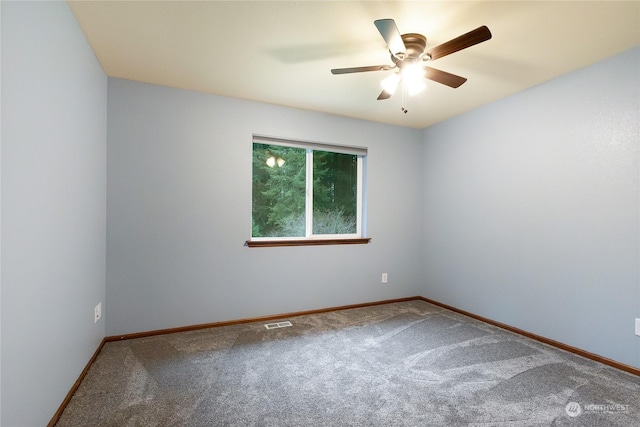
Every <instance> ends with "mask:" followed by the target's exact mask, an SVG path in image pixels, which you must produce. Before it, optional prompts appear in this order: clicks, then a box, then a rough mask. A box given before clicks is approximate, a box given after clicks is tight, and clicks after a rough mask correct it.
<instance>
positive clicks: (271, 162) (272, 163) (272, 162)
mask: <svg viewBox="0 0 640 427" xmlns="http://www.w3.org/2000/svg"><path fill="white" fill-rule="evenodd" d="M275 164H276V158H275V157H273V156H271V157H269V158H268V159H267V166H269V167H270V168H272V167H273V166H275Z"/></svg>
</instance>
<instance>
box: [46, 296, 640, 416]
mask: <svg viewBox="0 0 640 427" xmlns="http://www.w3.org/2000/svg"><path fill="white" fill-rule="evenodd" d="M415 300H420V301H425V302H428V303H430V304H433V305H437V306H439V307H442V308H445V309H447V310H451V311H453V312H455V313H459V314H462V315H464V316H467V317H471V318H472V319H476V320H479V321H481V322H484V323H487V324H489V325H493V326H497V327H499V328H502V329H505V330H507V331H510V332H513V333H516V334H518V335H522V336H525V337H527V338H531V339H533V340H536V341H539V342H542V343H545V344H548V345H550V346H552V347H556V348H559V349H561V350H565V351H568V352H570V353H574V354H577V355H579V356H582V357H585V358H587V359H591V360H594V361H596V362H600V363H602V364H604V365H608V366H611V367H613V368H616V369H620V370H621V371H625V372H629V373H631V374H634V375H638V376H640V369H638V368H636V367H633V366H629V365H626V364H624V363H620V362H616V361H615V360H612V359H608V358H606V357H603V356H600V355H597V354H594V353H590V352H588V351H585V350H582V349H580V348H577V347H572V346H570V345H567V344H564V343H561V342H559V341H555V340H552V339H550V338H545V337H542V336H540V335H536V334H533V333H531V332H527V331H524V330H522V329H519V328H515V327H513V326H509V325H506V324H504V323H500V322H496V321H495V320H491V319H488V318H486V317H482V316H478V315H477V314H473V313H470V312H468V311H464V310H460V309H459V308H456V307H452V306H450V305H447V304H443V303H441V302H438V301H434V300H432V299H429V298H425V297H421V296H415V297H407V298H397V299H389V300H383V301H375V302H367V303H362V304H350V305H341V306H336V307H329V308H321V309H316V310H306V311H296V312H293V313H283V314H275V315H271V316H262V317H251V318H245V319H237V320H228V321H223V322H213V323H202V324H198V325H190V326H181V327H178V328H170V329H158V330H155V331H147V332H136V333H133V334H125V335H114V336H108V337H105V338H104V339H103V340H102V342H101V343H100V345H99V346H98V348H97V350H96V351H95V353H93V356H92V357H91V359H90V360H89V362H88V363H87V366H85V368H84V369H83V370H82V372H81V373H80V376H79V377H78V379H77V380H76V382H75V383H74V384H73V387H71V390H69V393H67V396H66V397H65V398H64V400H63V401H62V404H61V405H60V407H59V408H58V410H57V411H56V413H55V414H54V416H53V418H51V421H49V424H47V427H54V426H55V425H56V423H57V422H58V420H59V419H60V417H61V416H62V412H63V411H64V409H65V408H66V407H67V405H68V404H69V401H70V400H71V397H72V396H73V394H74V393H75V392H76V390H77V389H78V387H79V386H80V383H81V382H82V380H83V379H84V377H85V376H86V375H87V372H88V371H89V368H90V367H91V365H92V364H93V362H94V361H95V360H96V357H98V354H99V353H100V351H101V350H102V347H104V345H105V343H107V342H112V341H121V340H129V339H135V338H144V337H151V336H154V335H164V334H173V333H177V332H186V331H194V330H197V329H206V328H217V327H221V326H231V325H238V324H242V323H252V322H268V321H272V320H277V319H283V318H288V317H296V316H305V315H309V314H318V313H328V312H331V311H338V310H347V309H351V308H361V307H371V306H374V305H382V304H391V303H395V302H405V301H415Z"/></svg>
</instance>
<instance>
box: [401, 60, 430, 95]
mask: <svg viewBox="0 0 640 427" xmlns="http://www.w3.org/2000/svg"><path fill="white" fill-rule="evenodd" d="M401 73H402V79H403V81H404V83H405V84H406V85H407V92H408V93H409V96H413V95H417V94H418V93H420V92H422V91H423V90H424V89H425V88H426V87H427V85H426V84H425V83H424V69H423V68H422V66H421V65H420V63H418V62H413V63H411V64H407V65H406V66H404V67H402V70H401Z"/></svg>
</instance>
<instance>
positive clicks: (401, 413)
mask: <svg viewBox="0 0 640 427" xmlns="http://www.w3.org/2000/svg"><path fill="white" fill-rule="evenodd" d="M288 320H290V321H291V322H292V323H293V326H292V327H289V328H283V329H272V330H267V329H266V328H265V327H264V323H249V324H243V325H234V326H226V327H219V328H210V329H202V330H197V331H191V332H183V333H176V334H169V335H161V336H155V337H150V338H140V339H136V340H128V341H119V342H112V343H107V344H106V345H105V346H104V348H103V349H102V351H101V353H100V354H99V356H98V358H97V359H96V361H95V363H94V364H93V365H92V367H91V369H90V370H89V372H88V374H87V376H86V377H85V379H84V381H83V382H82V384H81V385H80V387H79V389H78V390H77V392H76V393H75V395H74V396H73V398H72V399H71V402H70V403H69V405H68V406H67V408H66V410H65V411H64V413H63V414H62V417H61V419H60V421H59V422H58V424H57V426H58V427H64V426H118V427H121V426H145V427H147V426H243V427H244V426H510V427H511V426H527V427H529V426H589V427H593V426H622V427H629V426H640V379H639V378H638V377H636V376H633V375H631V374H628V373H625V372H622V371H619V370H616V369H613V368H611V367H608V366H605V365H602V364H599V363H596V362H593V361H591V360H588V359H584V358H582V357H579V356H576V355H573V354H570V353H566V352H564V351H560V350H557V349H555V348H552V347H549V346H546V345H544V344H541V343H538V342H536V341H532V340H529V339H527V338H523V337H521V336H519V335H516V334H513V333H510V332H507V331H504V330H502V329H499V328H496V327H493V326H490V325H487V324H485V323H482V322H478V321H475V320H472V319H470V318H467V317H465V316H462V315H459V314H457V313H454V312H451V311H448V310H445V309H442V308H440V307H437V306H434V305H431V304H428V303H426V302H423V301H419V300H416V301H409V302H402V303H393V304H385V305H379V306H373V307H366V308H357V309H349V310H341V311H335V312H330V313H323V314H316V315H307V316H299V317H292V318H289V319H288Z"/></svg>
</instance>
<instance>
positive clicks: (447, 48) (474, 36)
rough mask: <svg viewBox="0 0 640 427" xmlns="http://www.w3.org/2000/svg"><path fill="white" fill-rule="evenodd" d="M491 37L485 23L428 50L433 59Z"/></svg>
mask: <svg viewBox="0 0 640 427" xmlns="http://www.w3.org/2000/svg"><path fill="white" fill-rule="evenodd" d="M490 38H491V31H489V29H488V28H487V27H486V25H483V26H482V27H478V28H476V29H475V30H472V31H469V32H468V33H466V34H463V35H461V36H459V37H456V38H455V39H451V40H449V41H448V42H445V43H442V44H441V45H439V46H436V47H434V48H433V49H431V50H430V51H428V52H427V54H429V56H431V59H438V58H442V57H443V56H447V55H449V54H452V53H454V52H457V51H459V50H462V49H466V48H468V47H471V46H473V45H476V44H478V43H482V42H484V41H487V40H489V39H490Z"/></svg>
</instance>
